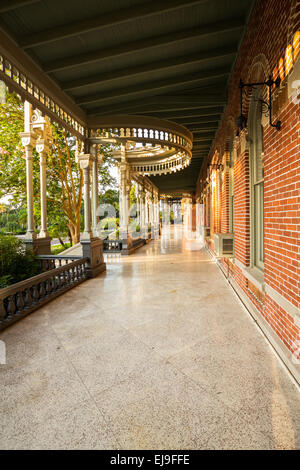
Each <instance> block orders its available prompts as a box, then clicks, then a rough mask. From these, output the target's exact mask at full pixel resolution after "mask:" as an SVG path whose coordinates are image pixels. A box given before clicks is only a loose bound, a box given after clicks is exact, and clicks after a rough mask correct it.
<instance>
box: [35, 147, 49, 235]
mask: <svg viewBox="0 0 300 470" xmlns="http://www.w3.org/2000/svg"><path fill="white" fill-rule="evenodd" d="M36 150H37V152H38V154H39V157H40V196H41V229H40V233H39V238H46V237H49V233H48V227H47V181H46V178H47V176H46V172H47V154H48V151H49V147H48V146H47V145H46V144H45V142H44V141H43V140H39V141H38V142H37V145H36Z"/></svg>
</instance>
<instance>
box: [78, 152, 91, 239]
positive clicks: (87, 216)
mask: <svg viewBox="0 0 300 470" xmlns="http://www.w3.org/2000/svg"><path fill="white" fill-rule="evenodd" d="M78 160H79V164H80V168H81V169H82V170H83V185H84V232H83V234H82V240H90V239H91V238H92V229H91V198H90V168H91V162H92V158H91V155H90V154H80V155H79V157H78Z"/></svg>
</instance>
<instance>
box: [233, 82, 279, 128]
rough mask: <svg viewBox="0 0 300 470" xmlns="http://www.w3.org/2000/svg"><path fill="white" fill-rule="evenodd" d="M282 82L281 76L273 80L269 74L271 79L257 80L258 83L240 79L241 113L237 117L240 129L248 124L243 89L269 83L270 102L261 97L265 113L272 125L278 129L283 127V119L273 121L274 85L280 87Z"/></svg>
mask: <svg viewBox="0 0 300 470" xmlns="http://www.w3.org/2000/svg"><path fill="white" fill-rule="evenodd" d="M280 83H281V79H280V77H279V76H278V77H277V78H276V80H273V79H272V77H271V76H269V79H268V80H267V81H266V82H257V83H244V82H243V80H242V79H240V83H239V89H240V112H241V114H240V115H239V117H238V119H237V126H238V127H239V129H241V130H243V129H244V128H245V127H246V125H247V118H246V117H245V116H244V115H243V89H244V87H249V88H251V89H254V88H255V87H257V86H263V85H267V87H268V88H269V102H267V101H264V100H262V99H260V101H261V103H262V105H263V106H264V109H265V113H266V114H265V115H266V116H267V115H269V123H270V126H272V127H275V128H276V129H277V130H278V131H279V130H280V129H281V121H277V122H276V124H273V123H272V93H271V89H272V86H273V85H275V86H276V88H279V86H280Z"/></svg>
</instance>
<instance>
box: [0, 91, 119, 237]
mask: <svg viewBox="0 0 300 470" xmlns="http://www.w3.org/2000/svg"><path fill="white" fill-rule="evenodd" d="M23 130H24V107H23V103H22V101H21V99H20V97H19V96H18V95H17V94H16V93H7V95H6V101H5V102H4V103H0V157H1V158H0V199H1V198H2V197H3V196H8V195H10V196H11V197H12V199H11V201H12V204H13V205H14V206H15V207H25V206H26V163H25V154H24V148H23V147H22V143H21V139H20V132H22V131H23ZM52 136H53V145H52V148H51V151H50V153H49V156H48V159H47V198H48V201H47V215H48V228H49V232H50V234H51V235H52V236H55V237H58V238H61V240H62V242H63V239H64V238H65V236H66V235H69V236H70V238H71V240H72V242H73V243H77V242H78V241H79V239H80V229H81V225H82V224H81V222H82V203H81V201H82V187H83V175H82V170H80V168H79V167H78V165H77V163H76V158H75V153H76V139H75V138H74V137H73V136H71V134H69V133H68V132H66V131H65V130H62V129H60V128H59V127H58V126H57V125H52ZM110 152H111V146H110V145H102V146H101V153H102V154H103V155H104V161H103V165H102V166H101V168H100V172H99V183H100V188H101V189H102V191H103V189H105V190H107V189H108V187H110V186H113V187H114V186H116V179H115V178H114V177H113V176H112V175H111V174H110V170H111V168H112V166H113V165H114V164H115V163H114V161H113V159H112V157H111V155H110ZM39 174H40V172H39V159H38V155H37V153H36V152H35V151H34V152H33V180H34V181H33V189H34V215H35V223H36V229H37V227H38V224H39V221H40V201H39V198H40V190H39ZM100 192H101V191H100Z"/></svg>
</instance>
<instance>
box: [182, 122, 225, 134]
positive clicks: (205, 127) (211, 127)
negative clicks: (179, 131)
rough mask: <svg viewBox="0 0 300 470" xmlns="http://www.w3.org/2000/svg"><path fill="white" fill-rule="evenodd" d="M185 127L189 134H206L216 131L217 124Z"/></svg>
mask: <svg viewBox="0 0 300 470" xmlns="http://www.w3.org/2000/svg"><path fill="white" fill-rule="evenodd" d="M187 127H188V129H189V131H190V132H193V133H197V134H200V133H203V132H207V131H213V132H215V131H216V130H217V129H218V123H217V122H216V123H214V122H211V123H210V122H208V123H203V124H199V125H198V126H195V125H188V126H187Z"/></svg>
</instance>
